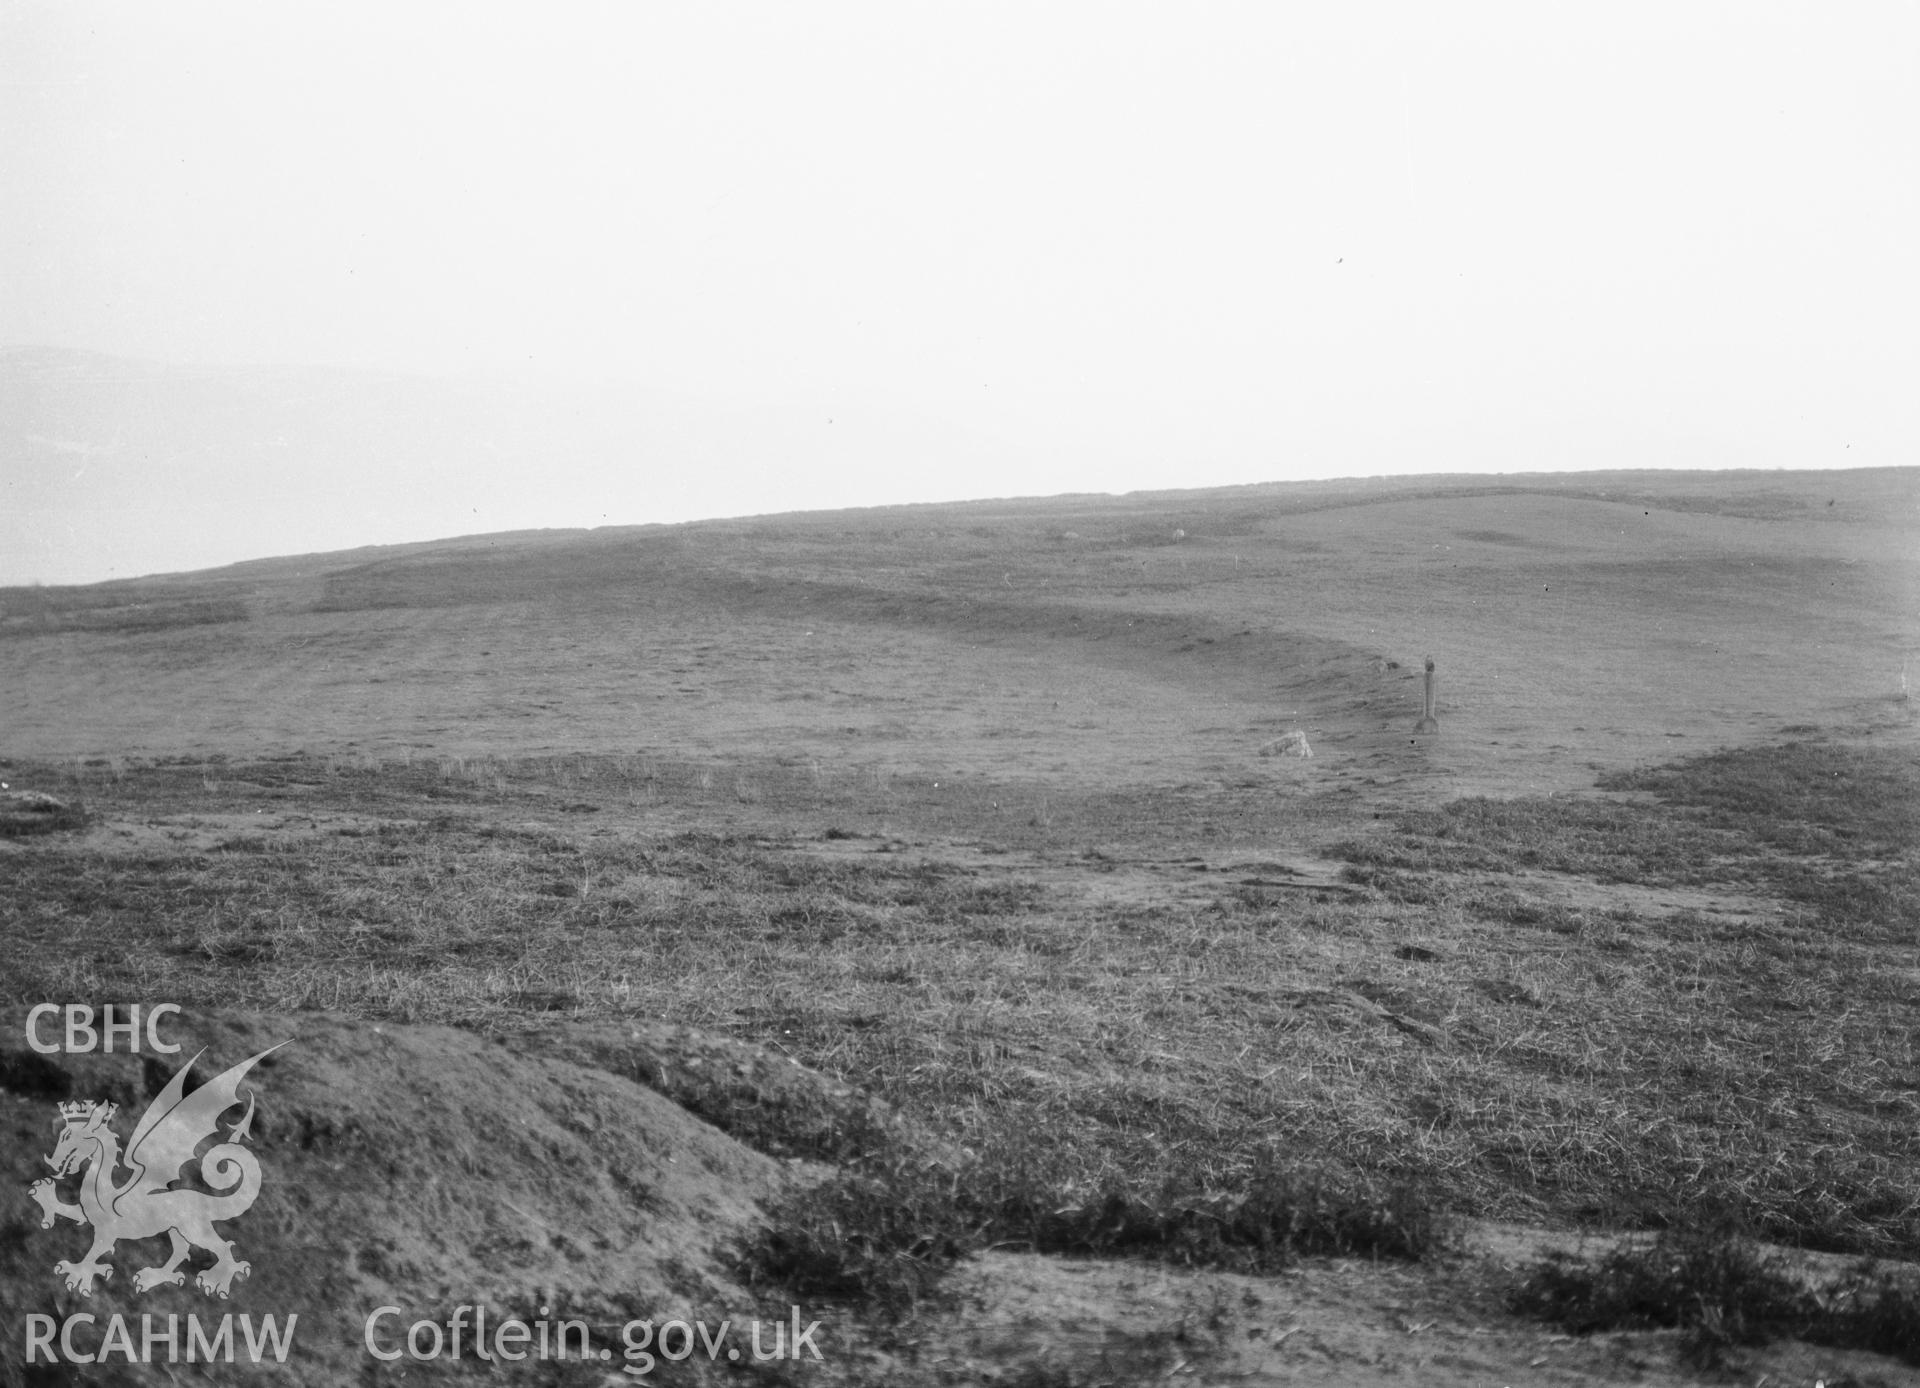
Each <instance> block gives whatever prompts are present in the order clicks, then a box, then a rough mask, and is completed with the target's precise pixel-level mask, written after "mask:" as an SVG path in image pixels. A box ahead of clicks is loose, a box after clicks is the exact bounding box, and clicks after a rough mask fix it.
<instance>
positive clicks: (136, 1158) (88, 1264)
mask: <svg viewBox="0 0 1920 1388" xmlns="http://www.w3.org/2000/svg"><path fill="white" fill-rule="evenodd" d="M285 1044H286V1042H284V1041H283V1042H281V1043H280V1045H281V1046H284V1045H285ZM279 1049H280V1046H269V1047H268V1048H267V1049H266V1050H264V1051H262V1052H260V1054H259V1055H256V1056H254V1057H253V1058H252V1059H250V1060H243V1061H241V1062H240V1063H239V1064H238V1065H236V1066H234V1067H233V1068H232V1069H231V1070H227V1071H224V1072H222V1073H221V1074H219V1075H216V1076H215V1077H214V1078H212V1079H211V1080H208V1081H207V1082H206V1083H205V1084H203V1085H201V1086H200V1087H199V1088H198V1089H196V1090H194V1091H193V1093H191V1094H187V1093H186V1092H185V1090H186V1080H187V1072H188V1071H189V1070H191V1069H192V1068H193V1062H194V1060H198V1059H199V1058H200V1056H202V1055H205V1054H206V1052H205V1051H200V1052H198V1053H197V1054H195V1056H194V1057H193V1060H189V1061H188V1062H187V1063H186V1064H185V1065H183V1066H182V1067H181V1068H180V1069H179V1070H177V1071H176V1072H175V1073H174V1075H173V1078H172V1079H170V1080H168V1081H167V1086H166V1088H164V1089H162V1090H161V1091H160V1093H159V1095H158V1097H156V1098H155V1099H154V1101H153V1103H152V1104H150V1105H149V1106H148V1108H147V1111H146V1113H145V1114H144V1115H142V1117H141V1119H140V1123H139V1126H137V1127H136V1128H134V1130H133V1137H132V1139H131V1140H129V1141H128V1143H127V1151H126V1156H125V1158H124V1160H123V1159H122V1157H121V1155H120V1139H119V1137H118V1136H116V1135H115V1133H114V1131H113V1129H112V1127H111V1126H109V1125H110V1124H111V1123H112V1121H113V1116H114V1114H115V1113H116V1112H117V1111H118V1105H115V1104H109V1103H103V1102H97V1101H94V1100H91V1099H89V1100H85V1101H83V1102H80V1103H68V1104H61V1105H60V1106H59V1107H60V1119H59V1123H60V1137H59V1141H58V1142H57V1143H56V1144H55V1146H54V1149H53V1154H52V1155H51V1156H49V1157H48V1158H47V1159H46V1161H47V1165H49V1166H51V1167H52V1168H53V1176H52V1177H51V1178H47V1177H43V1178H41V1179H40V1180H38V1181H35V1182H34V1183H33V1184H32V1185H31V1186H29V1187H28V1188H27V1194H28V1195H30V1196H31V1197H32V1198H33V1200H34V1202H35V1203H36V1204H38V1205H39V1206H40V1210H41V1214H42V1218H41V1221H40V1227H41V1228H42V1229H51V1228H52V1227H53V1225H54V1221H55V1219H70V1220H72V1221H73V1222H74V1223H76V1224H90V1225H92V1226H93V1247H92V1248H90V1249H88V1250H87V1256H86V1257H84V1258H82V1259H81V1260H80V1261H79V1262H77V1263H70V1262H66V1261H64V1260H63V1261H61V1262H58V1263H55V1264H54V1267H53V1270H54V1272H55V1273H56V1274H57V1275H59V1276H61V1277H64V1278H65V1279H66V1283H67V1290H69V1291H74V1292H78V1293H80V1295H81V1296H92V1295H93V1283H94V1279H95V1278H99V1279H100V1280H101V1281H102V1282H105V1281H109V1280H111V1279H112V1277H113V1269H112V1268H111V1267H109V1266H107V1264H106V1263H104V1262H102V1261H101V1260H102V1259H103V1258H105V1257H106V1256H107V1255H108V1254H110V1253H111V1252H112V1251H113V1246H114V1244H115V1243H117V1242H119V1241H120V1240H121V1239H150V1238H153V1237H155V1236H156V1235H159V1234H165V1235H167V1237H168V1238H170V1239H171V1240H172V1241H173V1250H172V1254H171V1256H169V1257H168V1259H167V1261H166V1262H165V1263H163V1264H161V1265H160V1266H158V1267H150V1268H142V1269H140V1271H138V1272H136V1273H135V1274H134V1275H133V1289H134V1290H135V1291H137V1292H144V1291H147V1290H149V1289H151V1288H153V1287H158V1286H162V1285H172V1286H176V1287H177V1286H180V1285H182V1284H184V1283H185V1282H186V1280H187V1275H186V1274H185V1273H184V1272H182V1271H180V1264H181V1263H183V1262H185V1261H186V1259H187V1255H188V1254H189V1253H190V1252H191V1251H192V1250H193V1249H194V1248H196V1247H197V1248H204V1249H206V1250H207V1251H208V1252H209V1253H211V1254H213V1256H214V1264H213V1266H212V1267H210V1268H207V1269H206V1270H205V1271H203V1272H201V1273H200V1274H199V1275H198V1276H196V1277H195V1278H194V1279H193V1280H194V1285H195V1286H197V1287H199V1288H200V1290H202V1291H203V1292H205V1293H206V1294H207V1295H208V1296H220V1297H224V1296H226V1295H227V1293H228V1292H229V1290H231V1288H232V1286H233V1279H234V1278H236V1277H245V1276H246V1275H247V1273H248V1272H249V1271H250V1270H251V1265H250V1264H247V1263H242V1262H237V1261H235V1259H234V1256H233V1245H232V1244H231V1243H230V1242H228V1241H227V1240H226V1239H223V1238H221V1237H220V1235H219V1234H218V1233H216V1232H215V1231H214V1227H213V1225H214V1221H215V1220H228V1219H235V1218H238V1217H239V1216H240V1215H242V1214H245V1213H246V1211H247V1209H248V1208H249V1207H250V1206H251V1205H252V1204H253V1202H254V1198H255V1197H256V1196H258V1195H259V1194H260V1163H259V1162H258V1161H256V1160H255V1159H254V1155H253V1153H252V1152H249V1151H248V1150H247V1149H246V1148H244V1147H242V1146H240V1144H241V1143H242V1142H245V1141H246V1140H247V1138H248V1136H249V1135H250V1133H251V1132H252V1127H253V1094H252V1091H249V1092H248V1096H247V1111H246V1113H245V1114H244V1115H243V1116H242V1117H241V1119H240V1121H239V1122H238V1123H235V1124H234V1125H233V1127H232V1128H231V1129H230V1130H229V1131H228V1132H227V1133H225V1134H224V1135H222V1134H221V1132H220V1119H221V1116H222V1115H223V1114H225V1113H226V1111H227V1110H228V1109H230V1108H232V1107H233V1106H234V1105H236V1104H238V1103H239V1102H240V1097H239V1089H240V1081H241V1080H242V1079H243V1078H245V1076H246V1073H247V1072H248V1071H249V1070H251V1069H252V1068H253V1067H254V1066H255V1065H257V1064H258V1063H259V1062H260V1061H261V1060H262V1059H263V1058H265V1057H266V1056H269V1055H271V1054H273V1052H275V1051H277V1050H279ZM209 1137H219V1138H221V1140H220V1141H219V1142H217V1143H216V1144H215V1145H214V1146H212V1147H210V1148H208V1149H207V1151H206V1152H205V1153H203V1154H202V1155H201V1156H200V1158H199V1161H198V1163H197V1165H198V1167H199V1177H200V1183H201V1184H202V1185H205V1186H206V1187H208V1188H209V1189H206V1190H195V1189H191V1188H188V1189H176V1188H174V1183H175V1182H176V1181H179V1180H180V1179H181V1178H182V1177H183V1176H185V1175H186V1174H187V1168H188V1167H189V1166H191V1165H194V1164H195V1163H194V1153H195V1151H196V1149H197V1148H198V1147H199V1146H200V1144H201V1143H202V1142H204V1141H205V1140H206V1139H207V1138H209ZM89 1163H91V1164H92V1165H91V1167H90V1168H89V1169H88V1170H87V1171H86V1173H85V1174H84V1175H83V1176H82V1177H81V1178H80V1191H79V1196H80V1199H79V1203H78V1204H68V1203H67V1202H66V1201H64V1200H62V1199H61V1198H60V1196H59V1193H58V1191H57V1190H56V1189H55V1185H54V1183H55V1181H58V1180H60V1179H62V1178H63V1177H66V1176H70V1175H72V1174H73V1173H74V1172H76V1171H79V1170H80V1169H81V1168H82V1167H87V1166H88V1164H89ZM122 1165H124V1166H125V1167H126V1169H127V1170H128V1172H130V1173H131V1174H130V1175H128V1177H127V1178H126V1179H125V1180H124V1181H116V1171H117V1170H118V1169H119V1168H120V1167H121V1166H122Z"/></svg>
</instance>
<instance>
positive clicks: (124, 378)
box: [0, 347, 1007, 583]
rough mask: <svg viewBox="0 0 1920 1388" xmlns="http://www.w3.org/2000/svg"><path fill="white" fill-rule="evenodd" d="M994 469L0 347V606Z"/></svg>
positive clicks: (1002, 450) (619, 418) (721, 419)
mask: <svg viewBox="0 0 1920 1388" xmlns="http://www.w3.org/2000/svg"><path fill="white" fill-rule="evenodd" d="M989 452H991V453H992V454H993V455H994V456H996V457H1004V456H1006V453H1007V447H1006V445H1005V444H1004V443H1000V442H996V441H994V440H992V439H989V438H986V437H984V436H977V435H969V434H963V433H960V432H957V431H955V430H954V429H953V428H952V427H951V426H948V425H944V424H942V423H940V422H939V421H930V420H923V419H918V418H915V417H912V416H908V415H904V414H898V415H890V414H887V413H884V412H880V411H876V410H873V409H855V408H848V407H836V408H835V409H834V410H833V411H832V413H831V420H829V417H828V414H827V413H825V412H823V413H821V414H819V415H818V416H817V417H816V415H815V414H812V413H809V412H806V411H801V410H792V409H788V410H776V409H754V410H743V409H737V408H726V407H723V406H721V405H719V404H716V403H713V402H708V401H702V400H697V399H692V398H689V397H684V396H678V395H673V394H671V393H668V392H663V391H645V390H639V389H636V388H633V387H630V386H624V385H617V384H607V385H578V386H568V385H560V384H548V383H541V382H537V381H527V380H505V379H489V378H484V377H471V378H466V379H459V380H442V379H436V378H432V377H424V376H409V375H401V374H396V373H388V372H377V371H353V370H341V369H325V368H315V367H257V368H213V367H183V366H168V365H162V364H159V363H155V362H146V361H130V360H124V359H121V358H117V357H109V356H102V355H99V354H95V353H89V352H74V351H65V350H55V349H51V348H34V347H15V348H5V349H0V583H4V582H15V583H18V582H28V581H40V582H49V583H68V582H81V581H89V580H93V579H98V578H103V577H134V576H137V575H141V574H150V573H162V572H170V571H179V570H183V569H196V568H203V567H206V566H208V565H211V564H218V563H223V562H228V561H232V560H238V559H245V558H253V557H263V556H267V555H272V554H285V553H290V552H301V551H314V550H331V549H342V548H346V547H348V546H353V545H360V544H367V543H395V542H405V541H411V540H417V539H421V538H424V537H432V536H440V535H462V534H472V533H475V532H479V531H493V530H508V529H513V530H519V529H526V528H529V527H542V526H555V525H578V524H580V523H581V522H582V520H583V519H586V520H589V521H591V522H594V523H604V522H621V521H635V520H681V519H686V518H689V517H693V516H701V515H739V514H752V513H756V512H762V511H778V510H786V509H792V508H795V507H798V506H801V505H806V504H826V505H832V504H836V503H840V502H845V501H848V500H852V499H853V498H854V496H855V495H857V493H855V492H854V491H852V490H849V488H850V487H851V486H852V485H854V484H855V483H857V482H858V481H859V480H860V478H861V476H862V474H863V473H864V474H867V475H871V474H872V473H873V472H874V470H876V469H885V470H886V475H887V476H888V477H889V479H890V483H889V484H890V485H892V486H893V487H894V488H895V492H894V494H895V495H899V496H903V497H908V496H913V495H916V492H915V491H914V489H915V488H920V489H922V490H920V491H919V492H918V493H917V494H918V495H923V496H934V495H938V494H940V493H939V492H938V491H937V490H935V489H937V488H938V487H940V486H946V487H948V488H951V487H953V486H954V482H953V481H952V480H951V479H955V478H960V479H964V478H965V477H967V476H968V475H969V473H970V472H977V470H978V469H977V466H975V465H976V464H978V462H979V461H980V460H981V459H982V458H984V457H986V456H987V455H988V454H989ZM948 494H951V492H950V491H949V493H948Z"/></svg>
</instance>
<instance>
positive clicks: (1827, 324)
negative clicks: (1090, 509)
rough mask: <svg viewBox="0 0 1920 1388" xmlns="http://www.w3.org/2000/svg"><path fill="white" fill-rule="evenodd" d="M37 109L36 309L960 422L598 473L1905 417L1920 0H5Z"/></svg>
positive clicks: (863, 491)
mask: <svg viewBox="0 0 1920 1388" xmlns="http://www.w3.org/2000/svg"><path fill="white" fill-rule="evenodd" d="M0 131H4V138H0V345H5V344H44V345H52V346H60V347H71V348H85V349H90V350H93V351H99V352H107V353H114V354H119V355H126V356H133V357H144V358H151V359H155V360H159V361H165V362H174V363H206V364H235V365H247V364H264V363H277V364H320V365H330V366H348V367H377V368H382V369H387V370H400V371H406V372H419V373H429V374H435V375H461V374H470V373H489V374H498V373H516V374H517V373H530V374H534V375H538V376H542V377H549V378H577V377H585V378H591V379H596V380H603V381H613V382H622V383H626V382H630V383H633V384H635V385H636V386H641V387H645V388H647V389H649V390H654V391H664V392H672V393H676V394H678V395H680V396H685V397H691V398H694V399H697V400H699V401H702V402H705V404H706V405H708V406H719V407H721V408H722V410H723V411H724V410H728V409H733V408H735V407H738V408H741V409H757V410H771V411H774V412H775V413H776V414H778V413H779V412H782V411H786V412H790V415H781V416H780V417H783V418H785V417H792V418H806V417H813V416H818V418H819V419H820V420H822V421H824V420H825V419H827V418H830V417H846V418H854V417H858V416H860V415H861V413H862V412H863V411H864V412H867V413H868V414H869V415H874V416H876V417H878V416H880V415H884V417H885V418H886V419H887V420H889V421H891V423H890V424H889V426H888V429H887V430H885V431H882V432H884V433H886V435H887V437H889V438H895V437H898V436H899V434H900V432H901V431H902V430H905V431H906V432H907V434H909V435H911V433H912V431H913V430H914V429H916V428H918V427H920V426H921V425H922V424H924V426H925V427H926V428H927V429H928V430H929V431H930V432H931V433H936V434H937V433H942V432H943V431H944V432H947V433H958V434H965V435H967V436H968V437H970V438H973V439H974V440H975V444H974V445H973V447H972V451H971V452H968V453H966V454H965V455H964V457H963V458H962V455H959V454H953V455H941V456H942V457H944V458H946V459H947V460H946V461H945V462H940V461H938V460H936V462H935V463H934V464H928V465H920V466H916V465H913V464H908V463H902V462H898V461H890V460H889V458H888V456H887V455H886V450H885V449H884V448H879V447H868V448H865V449H854V450H851V451H848V452H846V453H845V454H844V456H841V455H835V454H833V453H831V452H820V451H818V450H815V451H812V452H809V451H808V450H806V449H804V448H797V449H796V454H795V459H796V463H797V464H798V465H800V467H801V469H802V470H803V471H810V472H811V473H812V476H813V479H814V480H813V484H812V488H813V489H812V490H809V484H807V483H806V482H805V479H799V480H793V479H789V481H788V482H787V483H786V484H783V485H782V486H781V487H779V488H776V489H775V490H774V491H772V492H769V493H766V494H765V496H764V498H763V497H762V496H761V495H760V494H756V493H752V492H750V491H748V490H743V489H742V488H741V487H740V486H737V485H736V486H734V487H733V488H732V489H731V490H728V489H724V488H716V489H715V490H712V491H711V492H707V493H701V494H700V495H699V496H698V497H692V494H688V495H687V496H682V497H681V498H680V500H679V501H677V502H675V503H674V505H672V506H667V505H650V500H649V498H650V495H653V493H651V492H650V490H649V489H648V488H647V487H646V486H644V485H641V484H639V483H637V482H636V484H635V485H634V486H633V487H631V488H630V489H628V490H625V491H620V492H618V494H617V495H614V494H609V496H608V497H602V498H600V500H601V501H602V502H605V504H604V505H599V504H596V505H589V506H586V507H584V508H583V511H592V512H594V514H585V513H583V514H580V515H579V516H578V517H577V523H581V524H595V523H601V522H602V521H605V520H612V521H616V522H626V521H647V520H656V519H679V518H683V517H684V515H686V514H695V513H706V514H716V513H724V512H735V513H737V512H753V511H764V510H770V509H786V508H788V507H791V506H795V505H807V504H810V503H811V502H812V501H813V499H814V498H818V504H829V503H831V504H846V503H847V502H848V501H850V500H852V501H872V502H882V501H891V500H898V499H920V498H928V497H934V496H953V497H958V496H981V495H1009V494H1026V493H1032V492H1035V491H1059V490H1068V489H1072V490H1099V491H1104V490H1122V489H1128V488H1136V487H1145V486H1180V485H1206V484H1213V483H1228V482H1248V481H1260V480H1271V479H1282V478H1287V477H1299V476H1328V475H1348V474H1355V473H1361V474H1366V473H1379V472H1424V471H1482V470H1491V471H1511V470H1521V469H1532V468H1566V467H1607V466H1659V467H1701V466H1704V467H1728V466H1763V467H1782V466H1784V467H1802V466H1805V467H1826V466H1848V465H1861V464H1878V463H1901V464H1912V463H1915V462H1916V461H1920V448H1917V447H1916V445H1920V390H1916V388H1915V383H1916V382H1920V331H1916V324H1920V255H1916V253H1915V248H1916V247H1920V14H1917V13H1916V6H1915V5H1914V4H1912V3H1900V4H1856V5H1846V6H1815V5H1811V4H1809V5H1805V6H1794V7H1783V6H1775V5H1768V4H1764V3H1761V4H1728V5H1724V6H1707V5H1685V4H1678V5H1676V4H1660V5H1646V6H1642V7H1638V8H1636V7H1634V6H1632V5H1622V4H1604V5H1602V4H1591V5H1584V6H1556V5H1547V4H1527V5H1516V6H1512V7H1506V6H1490V5H1471V4H1469V5H1447V6H1417V7H1407V8H1404V9H1395V8H1385V7H1354V6H1343V5H1339V4H1326V3H1315V4H1310V5H1308V4H1300V5H1293V4H1283V3H1277V2H1275V0H1269V2H1268V3H1260V4H1208V3H1203V2H1202V0H1184V3H1178V4H1171V3H1170V4H1128V3H1124V2H1123V0H1107V2H1106V3H1099V4H1054V5H1048V4H1044V3H1019V4H1007V5H998V4H992V3H981V2H980V0H970V3H966V4H953V5H929V4H910V3H899V2H897V0H894V2H890V3H875V4H852V3H843V2H842V0H819V2H817V3H809V0H784V3H774V4H755V5H742V4H728V3H715V2H714V0H700V3H685V4H654V3H634V2H632V0H629V2H627V3H619V4H607V5H589V4H543V5H532V4H518V5H511V6H509V5H501V4H486V3H474V2H473V0H466V2H465V3H458V4H446V5H433V4H423V3H392V0H383V3H378V4H364V5H363V4H353V3H338V0H330V3H327V4H324V5H323V4H311V5H302V6H291V5H280V4H264V5H263V4H259V3H254V2H253V0H249V3H234V4H191V3H181V2H180V0H168V2H167V3H164V4H153V3H145V2H143V3H126V4H107V3H102V4H73V3H47V4H39V3H14V2H10V0H0ZM4 425H5V422H4V421H0V428H4ZM83 442H84V441H83ZM134 446H137V441H135V445H134ZM5 456H8V455H5V454H0V458H4V457H5ZM955 458H961V461H953V459H955ZM160 465H161V464H160V463H159V462H158V461H157V460H156V461H155V463H154V466H160ZM264 465H265V464H263V466H264ZM671 465H672V462H671V460H662V459H655V460H652V461H650V463H649V466H651V467H655V468H660V467H667V466H671ZM703 466H707V467H711V468H715V469H718V470H719V473H723V472H724V470H725V468H726V466H727V460H726V459H725V458H720V459H718V460H714V459H707V460H706V462H705V463H704V464H703ZM829 472H831V473H832V474H833V475H832V476H831V478H829V477H828V476H827V475H826V474H827V473H829ZM719 473H716V474H715V475H716V476H718V475H719ZM497 480H498V479H492V480H491V481H490V485H494V484H495V483H497ZM529 485H530V486H531V485H533V479H529ZM690 497H692V499H689V498H690ZM43 499H44V498H43ZM763 499H764V500H765V501H766V502H768V503H769V504H761V502H762V500H763ZM495 500H496V501H497V500H499V498H498V497H496V498H495ZM496 510H497V511H498V514H499V515H501V516H505V515H507V514H509V513H510V511H511V507H507V508H506V510H498V508H496ZM534 510H537V511H538V518H539V521H540V523H564V522H565V521H566V520H567V517H565V516H554V515H552V514H550V511H551V508H550V507H548V508H544V509H541V508H534V509H532V510H530V511H529V514H530V515H531V514H534ZM651 512H659V514H655V513H651ZM421 523H422V524H433V523H437V521H430V520H429V519H428V518H427V517H426V516H425V515H424V514H423V515H422V517H421ZM420 537H421V538H425V536H424V535H422V536H420ZM274 538H275V537H273V536H272V535H260V536H255V537H254V540H253V543H252V546H251V548H252V551H253V552H257V553H273V552H280V551H282V550H284V549H286V548H288V547H291V543H292V540H293V538H294V537H292V536H289V537H288V539H289V543H288V544H287V545H280V546H278V547H276V545H275V544H274V543H273V540H274ZM382 538H392V536H382Z"/></svg>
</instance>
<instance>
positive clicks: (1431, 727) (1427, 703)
mask: <svg viewBox="0 0 1920 1388" xmlns="http://www.w3.org/2000/svg"><path fill="white" fill-rule="evenodd" d="M1433 698H1434V677H1433V657H1432V656H1428V657H1427V692H1426V698H1425V700H1424V702H1423V703H1422V705H1421V714H1420V721H1419V722H1418V723H1415V724H1414V725H1413V730H1414V731H1415V732H1416V733H1437V732H1439V731H1440V720H1439V719H1437V718H1435V717H1434V716H1433V707H1434V704H1433Z"/></svg>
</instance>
